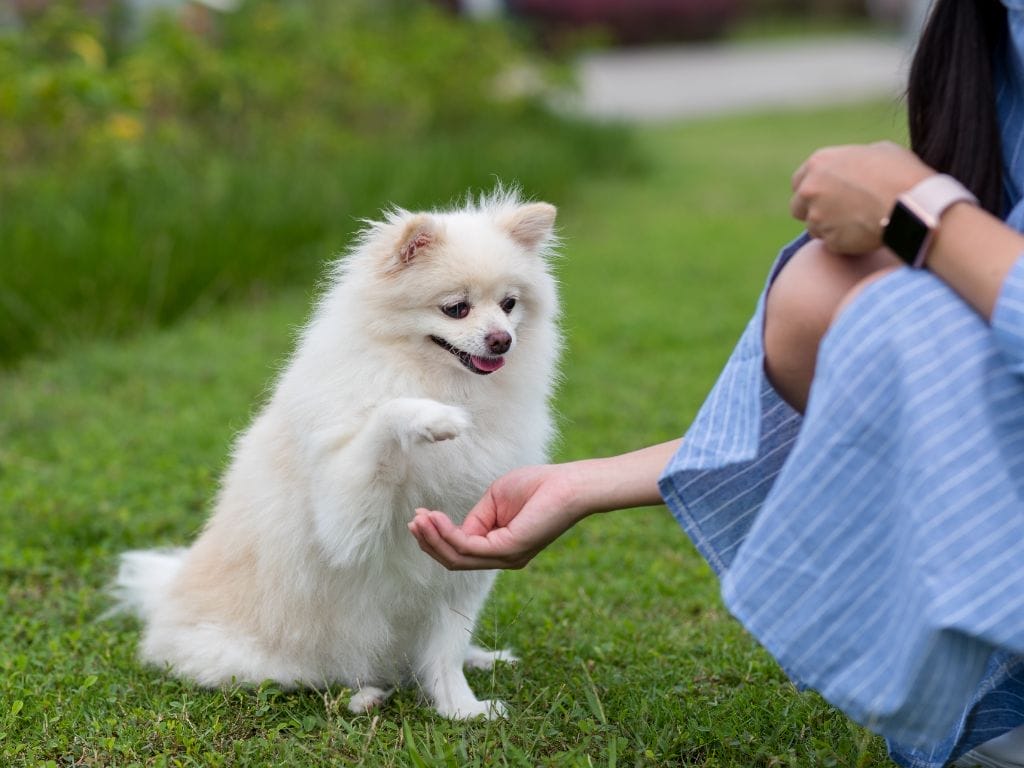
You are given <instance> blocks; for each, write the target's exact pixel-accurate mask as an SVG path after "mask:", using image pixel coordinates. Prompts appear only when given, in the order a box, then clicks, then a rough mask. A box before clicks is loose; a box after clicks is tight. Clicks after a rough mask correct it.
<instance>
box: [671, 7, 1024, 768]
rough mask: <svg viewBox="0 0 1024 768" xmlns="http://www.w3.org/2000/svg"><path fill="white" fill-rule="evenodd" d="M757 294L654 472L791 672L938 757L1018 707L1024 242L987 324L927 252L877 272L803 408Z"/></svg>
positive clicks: (930, 760) (1016, 57) (1012, 51)
mask: <svg viewBox="0 0 1024 768" xmlns="http://www.w3.org/2000/svg"><path fill="white" fill-rule="evenodd" d="M1008 5H1009V6H1010V25H1011V39H1013V40H1014V41H1015V42H1017V41H1019V44H1017V45H1014V46H1009V47H1008V50H1007V51H1006V55H1005V57H1002V58H1001V59H1000V60H999V61H1000V65H999V67H998V70H999V74H998V78H999V80H998V84H997V94H998V95H997V99H998V101H997V104H998V109H999V115H1000V120H1001V129H1002V139H1003V149H1004V158H1005V164H1006V174H1005V176H1006V180H1007V181H1006V187H1005V188H1006V192H1007V199H1008V201H1009V208H1008V211H1007V215H1006V218H1007V221H1008V223H1010V224H1011V225H1012V226H1015V227H1016V228H1017V229H1019V230H1021V229H1024V202H1022V190H1024V151H1022V147H1024V141H1022V137H1024V119H1022V118H1024V59H1022V56H1021V51H1024V15H1022V14H1024V10H1022V8H1024V0H1014V2H1011V3H1008ZM1018 5H1019V6H1020V7H1017V6H1018ZM804 242H806V236H802V237H801V238H799V239H798V240H796V241H795V242H794V243H792V244H790V245H789V246H788V247H787V248H786V249H784V250H783V252H782V254H781V255H780V258H779V260H778V262H777V264H776V267H775V269H774V270H773V273H772V276H771V277H770V278H769V284H770V281H771V279H772V278H773V277H774V275H775V274H777V271H778V270H779V269H781V268H782V266H783V265H784V264H785V262H786V260H788V258H789V257H790V256H791V255H792V254H793V253H794V252H795V251H796V250H797V249H798V248H799V247H800V246H801V245H802V244H803V243H804ZM764 300H765V299H764V294H762V296H761V298H760V300H759V302H758V305H757V309H756V312H755V314H754V317H753V318H752V319H751V321H750V323H749V325H748V326H747V329H746V331H745V332H744V334H743V336H742V337H741V339H740V341H739V343H738V345H737V347H736V349H735V350H734V352H733V354H732V356H731V358H730V360H729V362H728V363H727V365H726V367H725V369H724V370H723V372H722V375H721V376H720V378H719V380H718V382H717V383H716V385H715V387H714V388H713V390H712V392H711V393H710V395H709V397H708V399H707V401H706V402H705V404H704V406H703V407H702V408H701V411H700V412H699V414H698V416H697V418H696V419H695V421H694V423H693V424H692V426H691V427H690V429H689V430H688V432H687V435H686V439H685V440H684V441H683V444H682V446H681V447H680V450H679V452H678V453H677V454H676V456H675V457H674V458H673V459H672V461H671V462H670V463H669V465H668V467H666V469H665V471H664V474H663V476H662V478H661V481H660V487H661V491H662V494H663V496H664V498H665V500H666V503H667V504H668V505H669V507H670V509H671V510H672V512H673V514H674V515H675V516H676V518H677V519H678V520H679V522H680V524H681V525H682V526H683V528H684V529H685V530H686V532H687V533H688V534H689V535H690V537H691V538H692V539H693V541H694V543H695V544H696V546H697V547H698V549H699V550H700V551H701V553H702V554H703V555H704V556H705V557H706V558H707V559H708V561H709V562H710V563H711V565H712V567H713V568H714V569H715V570H716V571H717V572H718V574H719V575H720V577H721V580H722V593H723V598H724V600H725V602H726V605H727V606H728V607H729V609H730V610H731V611H732V612H733V613H734V615H735V616H736V617H737V618H739V619H740V621H742V622H743V624H744V625H745V626H746V627H747V628H748V629H749V630H750V631H751V632H752V633H753V634H754V636H755V637H757V638H758V640H759V641H760V642H761V643H762V644H763V645H764V646H765V647H766V648H767V649H768V650H769V651H770V652H771V653H772V654H773V655H774V656H775V657H776V658H777V659H778V660H779V662H780V664H782V666H783V667H784V669H785V670H786V672H787V673H788V674H789V675H790V676H791V677H792V678H793V679H794V680H795V681H796V682H797V683H798V684H801V685H803V686H809V687H813V688H814V689H816V690H818V691H820V692H821V693H822V695H824V696H825V697H826V698H827V699H828V700H829V701H831V702H832V703H834V704H835V705H836V706H838V707H840V708H841V709H843V710H844V711H845V712H847V713H848V714H849V715H850V716H851V717H853V718H854V719H856V720H858V721H859V722H861V723H864V724H865V725H867V726H868V727H870V728H872V729H874V730H876V731H878V732H880V733H882V734H884V735H885V736H886V737H887V739H888V740H889V745H890V750H891V752H892V755H893V758H894V759H895V760H896V761H897V762H898V763H900V764H902V765H906V766H913V767H914V768H938V767H939V766H941V765H943V764H945V762H946V761H947V760H949V759H952V758H955V757H957V756H958V755H959V754H961V753H962V752H964V751H966V750H968V749H970V748H973V747H974V746H976V745H977V744H979V743H981V742H983V741H986V740H988V739H990V738H993V737H995V736H997V735H998V734H999V733H1001V732H1003V731H1005V730H1008V729H1009V728H1011V727H1015V726H1017V725H1020V724H1022V723H1024V656H1022V654H1024V258H1022V259H1021V260H1019V261H1018V262H1017V264H1016V265H1015V266H1014V268H1013V270H1012V271H1011V273H1010V275H1009V276H1008V278H1007V279H1006V281H1005V283H1004V285H1003V289H1002V292H1001V295H1000V296H999V299H998V302H997V304H996V309H995V312H994V314H993V317H992V320H991V323H990V324H989V323H986V322H984V320H983V319H982V318H981V317H980V316H979V315H978V314H977V313H976V312H974V311H973V310H972V309H971V308H969V307H968V306H967V305H966V304H965V303H964V302H963V301H962V300H961V299H959V297H958V296H957V295H956V294H955V293H954V292H953V291H952V290H951V289H949V288H948V287H947V286H946V285H945V284H944V283H943V282H942V281H940V280H939V279H937V278H936V277H934V276H933V275H931V274H930V273H928V272H927V271H921V270H911V269H902V270H898V271H896V272H895V273H892V274H890V275H888V276H886V277H884V278H883V279H881V280H879V281H876V282H875V283H873V284H872V285H871V286H869V287H868V288H867V289H866V290H865V291H864V292H863V293H862V294H861V295H860V296H859V297H858V299H857V300H856V301H855V302H854V303H853V304H852V305H851V306H850V307H849V308H848V309H847V310H846V311H844V313H843V314H842V315H841V316H840V317H839V318H838V320H837V321H836V323H835V324H834V326H833V327H832V328H831V329H830V331H829V333H828V334H827V335H826V337H825V339H824V340H823V342H822V345H821V348H820V350H819V357H818V366H817V373H816V376H815V380H814V382H813V385H812V388H811V393H810V398H809V401H808V407H807V411H806V414H805V415H803V416H801V415H800V414H798V413H796V412H794V411H793V410H792V409H791V408H789V406H788V405H786V404H785V403H784V402H783V401H782V400H781V399H780V398H779V397H778V396H777V394H776V393H775V391H774V390H773V389H772V387H771V386H770V385H769V384H768V382H767V380H766V379H765V376H764V374H763V348H762V333H761V329H762V324H763V320H764Z"/></svg>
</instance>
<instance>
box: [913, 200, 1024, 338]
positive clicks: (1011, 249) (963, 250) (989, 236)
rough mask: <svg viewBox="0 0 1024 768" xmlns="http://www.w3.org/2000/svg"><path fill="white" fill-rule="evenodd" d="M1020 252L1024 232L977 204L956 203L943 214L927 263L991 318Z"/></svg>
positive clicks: (983, 313)
mask: <svg viewBox="0 0 1024 768" xmlns="http://www.w3.org/2000/svg"><path fill="white" fill-rule="evenodd" d="M1021 254H1024V236H1022V235H1020V234H1019V233H1017V232H1015V231H1014V230H1012V229H1010V228H1009V227H1008V226H1006V225H1005V224H1004V223H1003V222H1001V221H1000V220H999V219H997V218H996V217H995V216H992V215H991V214H989V213H987V212H985V211H983V210H982V209H980V208H977V207H976V206H973V205H969V204H967V203H957V204H956V205H954V206H953V207H952V208H950V209H949V210H947V211H946V213H945V214H944V215H943V216H942V222H941V224H940V225H939V228H938V231H937V232H936V235H935V240H934V241H933V242H932V246H931V248H930V250H929V251H928V261H927V263H928V269H930V270H931V271H932V272H933V273H935V274H936V275H937V276H938V277H940V278H941V279H942V280H943V281H945V282H946V283H947V284H948V285H949V286H950V287H951V288H952V289H953V290H955V291H956V292H957V293H959V294H960V295H961V296H962V297H963V298H964V300H965V301H966V302H967V303H968V304H970V305H971V306H972V307H974V308H975V309H976V310H977V311H978V312H979V313H980V314H981V315H982V316H983V317H984V318H985V319H991V318H992V312H993V310H994V309H995V305H996V300H997V299H998V298H999V293H1000V291H1001V290H1002V286H1003V281H1004V280H1005V279H1006V275H1007V274H1008V273H1009V271H1010V269H1011V268H1012V267H1013V265H1014V263H1015V262H1016V261H1017V259H1018V258H1019V257H1020V256H1021Z"/></svg>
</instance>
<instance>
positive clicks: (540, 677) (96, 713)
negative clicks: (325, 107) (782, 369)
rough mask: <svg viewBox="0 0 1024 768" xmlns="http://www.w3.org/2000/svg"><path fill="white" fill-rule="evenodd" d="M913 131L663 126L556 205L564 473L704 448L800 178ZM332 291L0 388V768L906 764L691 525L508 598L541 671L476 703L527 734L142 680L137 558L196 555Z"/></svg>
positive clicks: (663, 524)
mask: <svg viewBox="0 0 1024 768" xmlns="http://www.w3.org/2000/svg"><path fill="white" fill-rule="evenodd" d="M900 122H901V114H900V113H899V111H898V110H897V109H896V108H894V107H892V106H884V105H871V106H865V107H860V108H849V109H833V110H827V111H821V112H808V113H798V114H793V113H789V114H773V115H763V116H757V117H743V118H730V119H721V120H713V121H706V122H695V123H689V124H685V125H677V126H671V127H664V128H647V129H644V130H643V131H642V133H641V136H640V142H641V144H642V146H643V149H644V150H645V151H646V152H647V153H648V156H649V157H650V164H651V170H650V173H648V174H646V175H644V176H642V177H641V176H630V177H623V178H610V177H608V178H603V179H601V180H598V181H591V182H589V183H588V184H587V185H586V186H585V187H581V188H577V189H576V191H575V192H574V193H573V195H572V196H571V198H570V199H568V200H566V201H558V200H556V201H553V202H555V203H558V204H560V205H562V215H561V220H560V221H561V231H562V234H563V235H564V238H565V247H564V258H563V259H562V261H561V262H560V264H559V270H558V271H559V275H560V278H561V283H562V289H563V296H564V303H565V318H564V325H565V330H566V333H567V336H568V352H567V356H566V359H565V364H564V382H563V384H562V386H561V389H560V393H559V396H558V401H557V407H558V411H559V413H560V420H561V431H562V438H561V441H560V443H559V445H558V448H557V456H558V458H566V459H568V458H575V457H581V456H589V455H594V454H608V453H614V452H619V451H623V450H627V449H630V448H634V447H638V446H640V445H644V444H648V443H651V442H655V441H661V440H664V439H667V438H670V437H673V436H676V435H678V434H680V433H681V432H682V431H683V430H684V429H685V427H686V425H687V423H688V422H689V420H690V419H691V418H692V416H693V414H694V413H695V411H696V409H697V408H698V407H699V405H700V402H701V399H702V397H703V395H704V394H705V393H706V391H707V390H708V388H709V387H710V385H711V384H712V382H713V381H714V378H715V376H716V372H717V370H718V369H719V367H720V366H721V364H722V362H723V361H724V360H725V358H726V356H727V355H728V353H729V350H730V348H731V345H732V343H733V341H734V340H735V339H736V337H737V336H738V335H739V333H740V331H741V330H742V328H743V326H744V324H745V322H746V320H747V318H748V316H749V313H750V311H751V309H752V307H753V304H754V301H755V300H756V297H757V294H758V291H759V289H760V287H761V284H762V282H763V279H764V274H765V270H766V268H767V266H768V265H769V264H770V262H771V260H772V258H773V256H774V254H775V252H776V250H777V248H778V246H779V245H781V244H782V243H783V242H785V241H786V240H787V239H789V238H790V237H791V236H793V235H795V234H796V233H797V231H798V226H797V225H796V224H795V223H794V222H793V221H791V220H789V218H788V216H787V203H788V195H789V176H790V173H791V172H792V170H793V169H794V168H795V166H796V165H797V164H798V163H799V162H800V160H802V159H803V157H804V156H805V155H806V154H807V153H809V152H810V151H811V150H812V149H814V148H815V147H816V146H819V145H821V144H825V143H838V142H848V141H864V140H872V139H876V138H884V137H896V138H899V137H900V136H901V135H902V129H901V128H900ZM386 202H388V201H384V200H382V201H381V203H382V204H384V203H386ZM397 202H402V201H397ZM326 255H328V254H325V256H326ZM312 292H313V286H310V287H309V289H308V290H304V291H293V292H290V293H287V294H284V295H280V296H277V297H273V298H267V299H264V300H262V302H260V303H253V304H249V305H247V306H244V307H235V308H230V309H221V310H216V311H215V313H214V314H209V315H207V316H205V317H201V318H193V319H191V320H188V321H185V322H184V323H182V324H180V325H178V326H177V327H175V328H172V329H170V330H165V331H161V332H153V331H150V332H146V333H145V334H144V335H142V336H138V337H135V338H133V339H130V340H128V341H123V342H118V343H115V342H97V343H94V344H91V345H89V346H82V347H77V348H74V349H70V350H68V351H67V352H66V353H64V354H63V355H62V356H61V357H59V358H56V359H53V360H35V361H31V360H30V361H28V362H26V363H24V364H22V365H21V366H20V367H19V368H18V369H17V370H16V371H14V372H10V373H7V374H4V375H3V376H2V378H0V575H2V580H3V581H2V589H0V604H2V608H3V610H2V611H0V670H2V674H0V764H2V765H5V766H6V765H11V766H21V765H32V766H34V765H44V764H47V763H49V764H54V765H69V764H78V765H101V766H112V765H117V766H121V765H131V764H141V765H195V766H206V765H296V766H300V765H301V766H306V765H311V766H319V765H324V766H326V765H332V766H333V765H367V766H377V765H381V766H392V765H394V766H405V765H410V766H434V765H445V766H463V765H499V766H500V765H516V766H536V765H586V766H590V765H601V766H615V765H687V766H737V767H739V766H742V767H743V768H750V766H765V767H766V768H767V767H768V766H829V765H835V766H884V765H888V764H889V763H888V761H887V759H886V757H885V749H884V745H883V744H882V743H881V741H880V740H879V739H877V738H875V737H873V736H871V735H870V734H868V733H867V732H865V731H863V730H861V729H860V728H858V727H857V726H855V725H853V724H851V723H850V722H849V721H848V720H847V719H846V718H845V717H844V716H843V715H841V714H840V713H838V712H836V711H835V710H833V709H832V708H831V707H829V706H828V705H827V704H826V703H825V702H823V701H822V700H821V699H820V698H819V697H818V696H816V695H815V694H813V693H798V692H797V691H796V690H795V688H794V687H793V686H792V685H791V684H790V683H789V682H787V680H786V678H785V676H784V675H783V674H782V673H781V671H780V670H779V669H778V667H777V666H776V665H775V663H774V662H773V661H772V660H771V658H770V657H769V656H768V655H767V654H766V653H765V652H763V651H762V650H761V649H760V648H759V647H758V646H757V644H756V643H755V642H754V641H753V640H752V639H751V638H750V637H749V636H748V635H747V634H746V633H745V632H744V631H743V629H742V628H741V627H740V626H739V625H738V624H737V623H736V622H735V621H734V620H732V619H731V618H730V617H729V616H728V614H727V613H726V612H725V611H724V609H723V607H722V605H721V603H720V601H719V598H718V593H717V584H716V582H715V580H714V578H713V576H712V574H711V572H710V570H709V569H708V567H707V566H706V565H705V564H704V562H703V561H702V560H701V558H700V557H699V556H698V555H697V553H696V552H695V550H694V549H693V548H692V547H691V545H690V544H689V542H688V541H687V539H686V538H685V536H684V535H683V534H682V533H681V532H680V531H679V529H678V527H677V526H676V524H675V523H674V522H673V521H672V519H671V517H670V516H669V515H668V513H667V512H666V511H665V510H664V509H649V510H642V511H630V512H623V513H621V514H614V515H605V516H601V517H598V518H591V519H589V520H588V521H587V522H585V523H584V524H582V525H581V526H579V527H578V529H576V530H574V531H572V532H570V533H569V534H568V535H566V536H565V537H564V538H563V539H561V540H560V541H558V542H556V543H555V544H554V545H553V546H552V547H551V548H550V549H549V550H548V551H547V552H545V553H544V554H542V555H541V556H540V557H538V558H537V559H536V560H535V561H534V563H533V564H531V566H530V567H529V568H527V569H525V570H523V571H518V572H511V573H507V574H504V575H503V576H502V577H501V578H500V579H499V580H498V584H497V587H496V589H495V592H494V594H493V598H492V600H491V601H490V603H489V605H488V607H487V609H486V610H485V613H484V616H483V619H482V622H481V626H480V634H481V638H480V639H481V641H482V642H484V643H485V644H488V645H501V646H504V645H509V646H511V647H513V648H514V649H515V650H516V651H517V653H518V654H519V655H520V656H521V657H522V662H521V663H520V664H519V665H517V666H515V667H510V668H499V669H497V670H496V671H494V672H493V673H473V674H472V675H471V678H470V681H471V684H472V685H473V687H474V689H475V690H476V691H477V693H478V695H481V696H484V695H486V696H497V697H500V698H502V699H505V700H507V701H508V702H509V703H510V709H511V714H510V717H509V719H508V720H506V721H500V722H489V723H484V722H474V723H468V724H467V723H450V722H447V721H444V720H441V719H439V718H438V717H436V716H434V715H433V714H432V713H431V711H430V710H429V709H427V708H424V707H421V706H419V705H418V704H417V701H416V696H415V694H414V693H412V692H404V693H401V694H399V695H397V696H396V698H395V699H394V700H393V701H392V702H390V703H389V704H388V705H386V706H385V707H384V708H383V709H382V710H381V711H379V712H378V713H376V714H374V715H372V716H359V717H355V716H352V715H350V714H349V713H348V712H347V710H346V708H345V703H346V702H347V695H346V694H347V692H346V691H345V690H342V689H333V690H329V691H323V692H298V693H283V692H281V691H279V690H277V689H275V688H273V687H262V688H260V689H258V690H251V689H244V688H242V689H230V690H221V691H212V692H211V691H204V690H201V689H198V688H196V687H194V686H191V685H188V684H185V683H181V682H178V681H175V680H173V679H170V678H168V677H167V676H166V675H165V674H163V673H162V671H160V670H153V669H147V668H143V667H140V666H139V665H138V663H137V662H136V661H135V658H134V652H135V644H136V641H137V638H138V626H137V625H136V623H135V622H134V621H132V620H130V619H127V618H115V619H111V620H104V621H101V620H99V618H98V617H99V615H100V614H101V613H102V612H103V611H104V609H105V608H106V607H108V602H107V600H106V598H105V597H104V594H103V591H102V589H103V585H104V584H105V583H106V582H107V581H108V580H109V578H110V577H111V575H112V572H113V569H114V558H115V555H116V553H117V552H119V551H121V550H124V549H126V548H131V547H146V546H155V545H166V544H175V543H184V542H186V541H188V540H189V539H190V537H192V536H193V535H194V534H195V532H196V530H197V529H198V528H199V526H200V525H201V524H202V522H203V519H204V516H205V510H206V508H207V505H208V503H209V500H210V498H211V496H212V494H213V493H214V491H215V488H216V482H217V476H218V474H219V472H220V470H221V469H222V468H223V466H224V464H225V461H226V456H227V449H228V446H229V444H230V441H231V439H232V436H233V435H234V434H235V433H236V432H237V431H238V430H239V429H241V428H243V427H244V426H245V425H246V423H247V421H248V419H249V417H250V415H251V414H252V413H253V410H254V409H255V408H256V406H257V404H258V403H259V401H260V399H261V397H263V396H264V395H265V393H266V391H267V386H268V383H269V382H270V381H271V379H272V377H273V375H274V372H275V370H276V369H277V367H278V366H279V365H280V362H281V360H282V357H283V355H284V354H285V353H286V351H287V350H288V348H289V344H290V341H291V338H292V336H293V334H294V331H295V329H296V327H297V326H298V325H299V324H301V323H302V321H303V319H304V317H305V315H306V313H307V310H308V304H309V299H310V296H311V294H312Z"/></svg>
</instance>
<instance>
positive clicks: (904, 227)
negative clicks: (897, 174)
mask: <svg viewBox="0 0 1024 768" xmlns="http://www.w3.org/2000/svg"><path fill="white" fill-rule="evenodd" d="M928 232H929V230H928V226H927V225H926V224H925V223H924V222H923V221H921V219H919V218H918V217H917V215H916V214H914V212H913V211H911V210H910V209H909V208H907V206H906V205H904V204H903V203H902V202H900V201H898V200H897V201H896V205H895V206H894V207H893V209H892V213H891V214H889V223H888V224H887V225H886V227H885V229H884V230H883V231H882V242H883V243H885V244H886V245H887V246H889V249H890V250H891V251H892V252H893V253H895V254H896V255H897V256H899V257H900V258H901V259H903V261H905V262H907V264H913V263H914V261H915V260H916V259H917V254H918V253H919V252H920V250H921V246H922V245H924V241H925V239H926V238H927V237H928Z"/></svg>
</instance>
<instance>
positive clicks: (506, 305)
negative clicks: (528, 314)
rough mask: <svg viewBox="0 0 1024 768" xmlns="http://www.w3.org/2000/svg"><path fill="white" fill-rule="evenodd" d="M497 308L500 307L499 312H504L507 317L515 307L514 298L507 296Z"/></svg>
mask: <svg viewBox="0 0 1024 768" xmlns="http://www.w3.org/2000/svg"><path fill="white" fill-rule="evenodd" d="M499 306H500V307H501V311H502V312H504V313H505V314H506V315H507V314H508V313H509V312H511V311H512V310H513V309H515V307H516V299H515V296H509V297H508V298H507V299H505V300H504V301H502V302H501V304H500V305H499Z"/></svg>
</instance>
